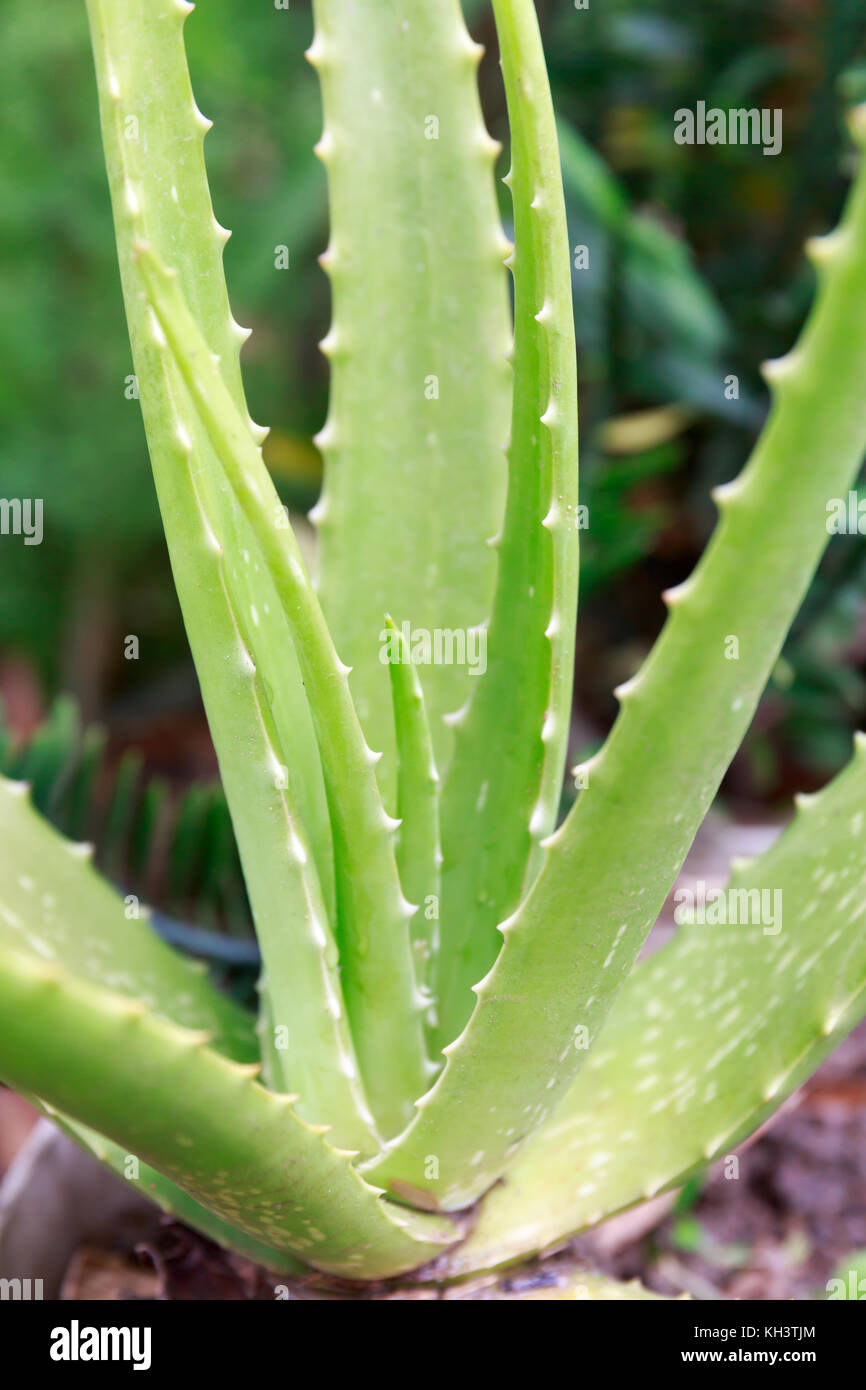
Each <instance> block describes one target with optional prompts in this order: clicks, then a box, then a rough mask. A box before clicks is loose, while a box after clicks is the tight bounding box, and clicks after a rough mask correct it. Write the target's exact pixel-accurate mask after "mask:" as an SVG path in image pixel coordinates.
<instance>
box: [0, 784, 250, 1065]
mask: <svg viewBox="0 0 866 1390" xmlns="http://www.w3.org/2000/svg"><path fill="white" fill-rule="evenodd" d="M0 842H2V844H3V854H4V860H5V870H4V873H3V876H2V880H0V947H2V948H3V949H6V948H9V949H12V950H15V951H18V952H21V953H23V954H25V955H28V956H31V957H32V959H33V961H34V963H35V964H38V963H39V962H42V963H43V964H46V965H48V964H51V963H56V964H57V965H58V967H63V968H65V969H67V970H69V971H70V972H71V973H73V974H74V975H75V976H76V977H78V978H80V979H81V981H82V982H88V983H90V984H93V985H99V986H102V987H103V988H105V989H110V990H113V991H114V992H116V993H117V994H122V995H124V996H125V997H126V998H127V1000H128V1001H132V1000H140V1001H142V1002H143V1003H144V1004H146V1006H147V1007H148V1008H150V1009H152V1010H154V1012H155V1013H157V1014H159V1015H160V1016H161V1017H163V1018H166V1019H169V1020H172V1021H173V1022H174V1023H177V1024H182V1025H183V1026H184V1027H185V1028H198V1029H204V1030H206V1031H207V1032H208V1033H210V1035H211V1036H212V1040H213V1041H212V1045H213V1046H214V1047H215V1048H216V1049H218V1050H219V1051H222V1052H224V1053H225V1054H226V1055H227V1056H228V1057H231V1058H234V1059H235V1060H236V1061H240V1062H251V1061H254V1060H257V1059H258V1048H257V1046H256V1041H255V1036H254V1033H253V1020H252V1019H251V1018H250V1016H249V1015H248V1014H247V1013H245V1012H244V1010H243V1009H241V1008H240V1007H239V1006H238V1005H237V1004H234V1003H232V1002H231V1000H229V999H226V998H224V996H223V995H221V994H220V993H219V992H218V990H216V989H215V988H214V987H213V986H212V985H211V983H210V981H209V980H208V979H207V976H206V975H205V974H204V973H203V970H202V968H201V967H200V966H199V965H197V964H196V963H195V962H193V961H189V960H187V959H186V958H185V957H183V956H180V955H178V954H177V953H176V952H175V951H173V950H172V949H171V947H169V946H167V945H166V944H165V943H164V942H163V941H161V940H160V938H159V937H158V936H157V935H156V933H155V932H154V931H153V930H152V929H151V926H150V923H149V921H148V914H147V909H146V908H142V907H140V906H139V904H138V903H137V902H133V903H129V902H127V903H125V902H124V900H123V899H122V898H121V897H119V896H118V894H117V893H116V892H114V890H113V889H111V888H110V887H109V886H108V884H106V883H105V882H104V881H103V880H102V879H101V878H100V877H99V875H98V874H97V873H96V872H95V870H94V869H93V866H92V865H91V863H90V855H91V846H90V845H87V844H72V843H71V842H70V841H69V840H64V839H63V837H62V836H61V835H58V833H57V831H56V830H53V829H52V828H51V826H49V825H47V824H46V822H45V821H43V820H42V818H41V817H40V816H38V815H37V813H36V812H35V811H34V809H33V806H32V805H31V802H30V799H29V795H28V788H27V786H26V784H25V783H23V782H10V781H7V780H6V778H3V777H0Z"/></svg>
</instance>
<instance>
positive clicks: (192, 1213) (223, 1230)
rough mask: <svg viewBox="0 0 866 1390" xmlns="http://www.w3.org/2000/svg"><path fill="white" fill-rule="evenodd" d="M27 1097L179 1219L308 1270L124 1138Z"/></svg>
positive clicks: (289, 1268) (270, 1260) (237, 1246)
mask: <svg viewBox="0 0 866 1390" xmlns="http://www.w3.org/2000/svg"><path fill="white" fill-rule="evenodd" d="M27 1099H28V1100H29V1101H30V1103H31V1104H32V1105H34V1106H35V1107H36V1108H37V1109H38V1110H40V1111H41V1112H42V1114H43V1115H46V1116H47V1117H48V1119H50V1120H51V1121H52V1123H53V1124H54V1125H56V1127H57V1128H58V1129H61V1130H62V1131H63V1133H64V1134H66V1135H68V1137H69V1138H70V1139H72V1140H74V1142H75V1143H76V1144H78V1145H79V1147H80V1148H82V1149H84V1150H86V1152H87V1153H89V1154H92V1155H93V1157H94V1158H97V1159H99V1161H100V1163H104V1164H105V1166H106V1168H110V1169H111V1171H112V1172H113V1173H116V1174H117V1176H118V1177H119V1178H123V1180H124V1182H128V1183H129V1185H130V1187H134V1188H135V1189H136V1191H138V1192H140V1193H141V1194H142V1196H143V1197H147V1198H148V1199H149V1200H150V1201H151V1202H155V1203H156V1205H157V1206H158V1207H159V1208H160V1209H161V1210H162V1211H164V1212H167V1213H168V1214H169V1215H170V1216H173V1217H175V1218H176V1220H178V1221H183V1222H184V1223H185V1224H186V1225H187V1226H192V1227H193V1229H194V1230H196V1231H200V1232H201V1234H202V1235H204V1236H207V1237H208V1239H209V1240H213V1241H216V1243H217V1244H218V1245H222V1246H223V1247H224V1248H225V1249H227V1250H234V1251H235V1253H236V1254H238V1255H243V1256H244V1257H245V1258H246V1259H248V1260H255V1262H256V1263H257V1264H263V1265H265V1266H266V1267H267V1268H268V1269H272V1270H276V1271H278V1272H280V1273H282V1272H285V1273H288V1274H303V1273H304V1272H305V1271H306V1268H307V1267H306V1266H305V1265H304V1264H302V1263H301V1262H300V1261H299V1260H296V1259H294V1258H293V1257H292V1256H291V1255H287V1254H286V1252H285V1251H282V1250H276V1249H274V1248H273V1246H270V1245H266V1244H265V1243H264V1242H263V1241H260V1240H256V1239H255V1237H253V1236H249V1235H247V1233H246V1232H245V1231H242V1230H240V1228H239V1227H237V1226H234V1225H232V1224H231V1222H229V1221H225V1220H223V1218H222V1217H220V1216H217V1215H216V1213H215V1212H212V1211H210V1210H209V1209H208V1208H207V1207H203V1206H202V1205H201V1203H200V1202H196V1201H195V1199H194V1198H192V1197H190V1196H189V1194H188V1193H187V1192H184V1190H183V1188H182V1187H178V1185H177V1183H173V1182H170V1181H169V1179H168V1178H166V1177H165V1176H164V1175H163V1174H162V1173H159V1172H157V1170H156V1169H155V1168H151V1167H150V1165H149V1164H147V1163H142V1162H141V1161H140V1160H139V1159H138V1158H137V1156H136V1155H135V1154H130V1153H128V1152H127V1151H126V1150H125V1149H124V1148H122V1147H121V1145H120V1144H114V1143H112V1141H111V1140H110V1139H106V1138H105V1135H104V1134H100V1133H99V1132H98V1131H97V1130H95V1129H89V1128H88V1127H87V1125H82V1124H79V1123H78V1121H77V1120H71V1119H70V1118H69V1116H68V1115H61V1114H60V1113H59V1111H57V1110H55V1109H54V1108H53V1107H52V1106H50V1105H46V1104H45V1102H44V1101H42V1100H40V1099H39V1097H38V1096H33V1095H29V1096H28V1097H27Z"/></svg>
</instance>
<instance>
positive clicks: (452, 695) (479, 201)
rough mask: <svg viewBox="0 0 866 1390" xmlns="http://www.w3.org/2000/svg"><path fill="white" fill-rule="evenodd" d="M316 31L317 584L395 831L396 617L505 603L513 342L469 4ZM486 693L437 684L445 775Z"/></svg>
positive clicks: (428, 679) (442, 618) (415, 9)
mask: <svg viewBox="0 0 866 1390" xmlns="http://www.w3.org/2000/svg"><path fill="white" fill-rule="evenodd" d="M313 12H314V16H315V21H316V35H315V39H314V42H313V45H312V48H311V49H310V51H309V53H308V55H307V56H308V58H309V60H310V62H311V63H312V64H313V67H314V68H315V69H316V72H317V74H318V76H319V81H320V84H321V89H322V97H323V104H324V133H323V135H322V139H321V141H320V142H319V145H318V146H317V152H318V154H319V156H320V158H321V159H322V161H323V163H324V165H325V167H326V170H327V174H328V189H329V199H330V214H331V239H330V244H329V246H328V249H327V251H326V253H325V255H324V256H323V257H322V264H323V266H324V268H325V270H326V271H327V274H328V277H329V279H330V282H331V290H332V296H333V321H332V327H331V330H330V332H329V334H328V336H327V338H326V339H325V340H324V342H323V344H322V349H323V351H324V352H325V353H326V354H327V356H328V358H329V360H330V365H331V399H330V408H329V413H328V419H327V422H326V424H325V428H324V429H323V430H322V433H321V434H320V435H319V437H318V443H319V446H320V448H321V449H322V451H323V453H324V456H325V462H326V483H325V492H324V498H323V501H322V503H321V504H320V506H319V508H318V510H317V512H316V514H315V516H316V521H317V525H318V528H319V536H320V581H319V583H320V592H321V596H322V604H323V607H324V610H325V613H326V615H327V618H328V622H329V624H330V626H331V631H332V633H333V635H334V641H335V643H336V647H337V650H338V651H339V652H340V655H341V656H342V658H343V660H344V661H347V662H348V663H349V665H350V666H351V667H352V676H351V688H352V693H353V695H354V697H355V702H356V705H357V708H358V713H359V715H360V718H361V723H362V726H363V728H364V731H365V734H366V736H367V738H368V740H369V742H370V744H371V746H372V747H373V748H375V749H377V750H378V751H380V752H382V753H383V758H382V761H381V763H380V765H379V768H378V770H377V771H378V776H379V780H380V786H381V788H382V792H383V795H384V798H385V804H386V807H387V809H388V810H389V811H390V812H392V813H393V810H394V798H395V792H396V762H395V747H394V729H393V718H392V711H391V708H390V702H389V701H388V697H387V681H386V677H385V673H384V671H383V670H382V667H381V663H380V661H379V649H380V640H379V633H380V630H381V627H382V614H383V613H395V614H396V613H399V614H400V615H401V621H402V620H403V619H405V620H408V621H409V622H410V624H411V627H412V630H413V631H423V632H426V633H434V632H436V631H437V630H440V631H442V632H447V633H449V634H450V633H463V634H465V633H466V632H467V630H468V629H470V628H472V627H475V626H476V625H477V624H479V623H481V622H483V621H484V620H485V619H486V618H487V616H488V614H489V612H490V604H491V600H492V594H493V583H494V568H495V562H494V556H493V553H492V551H491V550H490V548H489V546H488V544H487V542H488V540H489V538H490V537H491V536H492V535H493V534H494V532H496V531H497V529H498V528H499V526H500V524H501V517H502V506H503V502H504V484H505V466H504V459H503V455H502V450H503V447H504V445H505V442H506V438H507V432H508V401H509V373H508V364H507V362H506V354H507V352H508V348H509V341H510V334H509V324H508V301H507V281H506V276H505V271H504V269H503V266H502V258H503V256H504V254H505V253H506V251H507V249H508V248H507V243H506V242H505V238H504V235H503V232H502V228H501V225H500V222H499V218H498V214H497V210H496V201H495V192H494V182H493V162H494V160H495V158H496V154H497V151H498V146H497V145H496V144H495V143H494V142H493V141H492V140H491V139H490V137H489V136H488V135H487V133H486V131H485V129H484V124H483V121H482V117H481V110H480V105H479V99H478V89H477V82H476V68H477V64H478V60H479V57H480V53H481V50H480V48H479V47H478V46H477V45H476V44H474V43H473V42H472V41H471V40H470V38H469V35H468V33H467V32H466V27H465V24H464V21H463V16H462V13H461V8H460V5H459V3H458V0H438V3H436V4H435V5H418V4H416V3H414V0H395V3H391V4H389V5H388V6H386V7H384V8H383V6H382V5H381V3H380V0H356V3H353V4H347V3H345V0H315V3H314V5H313ZM446 287H447V288H446ZM362 518H363V524H362V525H361V524H359V521H360V520H361V519H362ZM472 683H473V682H472V680H471V679H470V678H469V674H468V670H467V667H466V666H460V665H457V664H435V665H430V666H429V667H428V668H427V669H426V670H425V681H424V685H425V695H426V699H427V706H428V711H429V715H430V723H431V730H432V734H433V743H434V747H435V750H436V761H437V765H438V766H439V768H440V769H442V768H444V767H445V765H446V763H447V761H448V757H449V754H450V747H451V731H450V729H449V728H448V727H447V726H446V725H445V724H444V723H443V715H446V714H451V713H453V712H454V711H455V710H457V709H458V708H459V707H460V706H462V705H463V704H464V702H465V700H466V698H467V696H468V694H469V690H470V687H471V685H472Z"/></svg>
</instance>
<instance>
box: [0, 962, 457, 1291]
mask: <svg viewBox="0 0 866 1390" xmlns="http://www.w3.org/2000/svg"><path fill="white" fill-rule="evenodd" d="M0 1013H2V1015H3V1017H4V1020H5V1022H4V1028H3V1032H2V1034H0V1077H2V1078H3V1079H4V1080H5V1081H6V1082H7V1083H8V1084H9V1085H11V1086H13V1087H16V1088H19V1089H21V1090H24V1091H26V1092H30V1093H32V1094H35V1095H37V1096H39V1097H40V1098H41V1099H42V1100H43V1101H45V1102H47V1104H49V1105H50V1106H52V1107H53V1108H54V1109H56V1110H58V1111H60V1112H61V1113H62V1114H64V1115H69V1116H71V1117H72V1118H73V1119H75V1120H77V1121H79V1122H80V1123H82V1124H85V1125H87V1126H88V1127H89V1128H91V1129H95V1130H98V1131H99V1133H101V1134H104V1135H105V1136H106V1137H107V1138H108V1139H110V1140H112V1141H113V1142H114V1143H115V1144H118V1145H120V1147H121V1148H124V1149H125V1151H126V1153H127V1154H129V1155H132V1156H135V1157H138V1158H139V1159H140V1160H141V1161H142V1162H144V1163H146V1164H148V1165H149V1166H151V1167H153V1168H156V1169H157V1170H158V1171H159V1172H160V1173H162V1174H163V1175H164V1176H165V1177H167V1178H168V1179H169V1180H170V1181H171V1182H172V1183H174V1184H176V1185H177V1186H179V1187H181V1188H183V1190H184V1191H185V1192H186V1193H188V1194H189V1196H191V1197H192V1198H193V1199H194V1200H195V1201H196V1202H199V1203H201V1204H202V1205H203V1206H205V1207H207V1208H208V1209H209V1210H210V1211H211V1212H213V1213H214V1214H215V1215H216V1216H217V1217H219V1218H220V1219H221V1220H223V1221H225V1222H227V1223H228V1224H229V1225H231V1226H237V1227H239V1228H240V1229H241V1230H242V1231H244V1232H245V1233H246V1234H247V1235H248V1236H252V1237H253V1238H254V1239H255V1240H256V1241H260V1242H262V1243H264V1244H265V1245H268V1246H270V1247H272V1248H273V1249H275V1250H278V1251H285V1252H286V1253H288V1254H291V1255H296V1256H298V1257H300V1258H301V1259H303V1260H304V1261H306V1262H307V1263H308V1264H310V1265H312V1266H314V1267H315V1268H316V1269H322V1270H326V1271H327V1272H329V1273H332V1274H340V1275H343V1276H346V1277H351V1276H354V1277H356V1278H367V1279H372V1278H382V1277H389V1276H391V1275H394V1274H400V1273H402V1272H403V1271H404V1270H407V1269H412V1268H414V1267H415V1266H417V1265H419V1264H422V1263H424V1262H425V1261H426V1260H429V1259H431V1258H432V1257H433V1256H434V1255H436V1254H438V1253H440V1252H441V1249H442V1247H443V1245H444V1244H447V1243H449V1242H451V1241H452V1240H453V1238H454V1234H455V1232H454V1231H453V1229H452V1228H451V1227H450V1226H449V1224H448V1223H447V1222H446V1221H442V1220H440V1219H436V1218H434V1219H431V1218H429V1217H425V1216H422V1215H418V1214H416V1213H411V1212H406V1211H403V1210H401V1209H400V1208H395V1207H392V1206H390V1205H389V1204H388V1203H387V1202H384V1201H383V1200H382V1199H381V1197H380V1196H379V1195H378V1193H377V1192H376V1190H375V1189H373V1188H371V1187H369V1186H367V1185H366V1184H365V1183H364V1181H363V1180H362V1179H361V1178H360V1176H359V1175H358V1173H357V1172H356V1170H355V1169H354V1168H353V1167H352V1165H351V1162H350V1156H349V1155H347V1154H346V1153H344V1152H342V1151H341V1150H339V1149H335V1148H333V1147H332V1146H331V1145H330V1144H329V1143H328V1142H327V1140H326V1139H325V1137H324V1134H325V1131H324V1130H323V1129H322V1128H321V1127H314V1126H310V1125H308V1124H306V1123H305V1122H304V1121H303V1120H302V1119H300V1117H299V1116H298V1115H297V1114H296V1112H295V1110H294V1108H293V1104H292V1102H293V1098H292V1097H291V1096H286V1095H275V1094H273V1093H272V1092H270V1091H266V1090H264V1089H263V1087H261V1086H259V1085H258V1084H257V1083H256V1082H255V1081H254V1080H253V1079H252V1078H251V1074H250V1068H249V1067H248V1066H244V1065H242V1064H240V1063H237V1062H233V1061H230V1060H229V1059H228V1058H226V1057H224V1056H222V1055H221V1054H220V1053H218V1052H215V1051H213V1049H212V1048H210V1047H209V1046H208V1044H207V1035H206V1034H202V1033H200V1032H192V1031H190V1030H189V1029H186V1028H180V1027H178V1026H177V1025H176V1024H173V1023H168V1022H166V1021H165V1020H164V1019H162V1018H159V1017H157V1016H156V1015H154V1014H151V1013H149V1012H148V1009H147V1006H146V1005H145V1004H143V1003H141V1002H140V1001H138V1000H133V999H129V998H125V997H123V996H121V995H119V994H114V993H111V992H109V991H108V990H106V989H104V988H101V987H97V986H94V985H92V984H90V983H84V982H83V981H81V980H78V979H76V978H75V977H74V976H73V975H72V974H70V973H69V972H68V971H67V970H66V969H65V968H64V967H63V965H62V964H61V963H60V962H59V961H46V960H39V959H36V958H35V957H33V956H25V955H22V954H21V953H20V952H19V951H17V950H15V949H7V947H6V946H5V944H0ZM58 1038H62V1040H63V1065H62V1066H58V1065H57V1040H58ZM131 1061H132V1063H133V1065H130V1062H131Z"/></svg>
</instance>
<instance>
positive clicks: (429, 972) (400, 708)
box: [385, 616, 442, 987]
mask: <svg viewBox="0 0 866 1390" xmlns="http://www.w3.org/2000/svg"><path fill="white" fill-rule="evenodd" d="M385 631H386V632H387V634H388V637H389V640H390V643H391V646H390V648H386V651H387V652H388V673H389V675H390V677H391V697H392V700H393V702H394V730H395V734H396V740H397V819H398V820H399V822H400V826H399V829H398V830H397V846H396V852H397V869H398V871H399V874H400V882H401V884H402V885H403V892H404V893H405V894H406V897H407V898H408V899H409V902H410V903H412V904H413V905H414V906H415V914H414V916H413V918H412V921H411V923H410V924H409V930H410V934H411V937H412V949H413V951H414V953H415V971H416V975H417V978H418V982H419V984H421V985H422V986H428V987H429V986H430V985H431V983H432V978H433V975H434V971H435V967H436V961H437V957H438V953H439V906H440V904H439V887H440V885H439V870H440V865H441V862H442V852H441V849H440V846H439V773H438V772H437V770H436V762H435V759H434V755H433V743H432V740H431V737H430V725H429V723H428V720H427V708H426V705H425V703H424V692H423V691H422V689H421V682H420V680H419V679H418V672H417V671H416V669H415V667H414V666H413V664H412V653H411V649H410V647H409V644H408V643H407V642H406V640H405V637H404V636H403V633H402V632H401V631H400V629H399V628H398V627H396V626H395V624H394V622H393V620H392V619H391V618H390V617H387V616H386V618H385Z"/></svg>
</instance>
